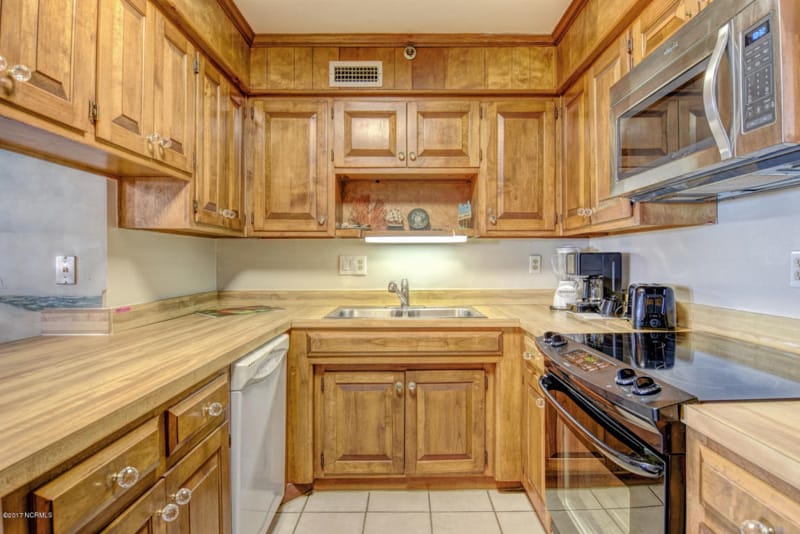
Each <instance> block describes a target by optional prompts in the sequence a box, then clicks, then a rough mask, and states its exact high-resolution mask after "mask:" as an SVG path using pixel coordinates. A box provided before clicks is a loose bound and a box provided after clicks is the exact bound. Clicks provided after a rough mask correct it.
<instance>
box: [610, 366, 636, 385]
mask: <svg viewBox="0 0 800 534" xmlns="http://www.w3.org/2000/svg"><path fill="white" fill-rule="evenodd" d="M635 380H636V371H634V370H633V369H631V368H630V367H625V368H624V369H620V370H619V371H617V378H616V379H615V380H614V381H615V382H616V383H617V384H619V385H620V386H630V385H631V384H633V382H634V381H635Z"/></svg>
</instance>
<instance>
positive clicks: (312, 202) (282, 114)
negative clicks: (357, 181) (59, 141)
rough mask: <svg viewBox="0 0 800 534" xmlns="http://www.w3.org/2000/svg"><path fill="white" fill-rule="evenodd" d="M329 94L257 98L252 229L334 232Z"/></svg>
mask: <svg viewBox="0 0 800 534" xmlns="http://www.w3.org/2000/svg"><path fill="white" fill-rule="evenodd" d="M327 111H328V104H327V102H326V101H324V100H300V99H296V100H266V99H257V100H254V101H253V119H252V120H251V121H250V122H249V126H250V128H249V133H248V136H247V137H248V140H247V151H248V164H247V165H248V168H247V176H248V185H247V187H248V192H249V193H250V194H249V198H250V200H249V201H248V202H249V203H250V204H251V205H250V206H249V209H250V210H251V211H252V214H253V216H252V219H251V221H250V226H249V227H248V232H247V234H248V235H254V236H264V237H267V236H276V237H281V236H285V237H290V236H309V237H310V236H314V235H317V236H325V235H332V232H333V223H332V222H331V221H332V219H333V217H331V213H332V211H333V200H332V198H330V197H329V193H330V191H331V189H332V188H331V187H330V186H329V184H328V181H329V173H328V158H327V157H326V155H327V153H328V152H327V128H326V125H327V117H328V113H327Z"/></svg>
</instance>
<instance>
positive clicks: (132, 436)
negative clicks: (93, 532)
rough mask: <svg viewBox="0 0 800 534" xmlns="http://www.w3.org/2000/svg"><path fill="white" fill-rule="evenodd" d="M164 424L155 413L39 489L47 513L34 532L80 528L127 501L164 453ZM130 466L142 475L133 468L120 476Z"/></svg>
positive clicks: (36, 503)
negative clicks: (137, 426)
mask: <svg viewBox="0 0 800 534" xmlns="http://www.w3.org/2000/svg"><path fill="white" fill-rule="evenodd" d="M160 429H161V427H160V425H159V420H158V418H153V419H151V420H149V421H148V422H146V423H145V424H143V425H142V426H140V427H139V428H137V429H135V430H133V431H131V432H129V433H128V434H126V435H125V436H123V437H122V438H120V439H118V440H117V441H115V442H113V443H112V444H110V445H108V446H107V447H105V448H104V449H102V450H100V451H99V452H97V453H96V454H94V455H93V456H91V457H89V458H88V459H86V460H84V461H83V462H81V463H80V464H78V465H76V466H75V467H73V468H72V469H70V470H69V471H67V472H65V473H63V474H62V475H61V476H59V477H58V478H56V479H55V480H52V481H50V482H48V483H47V484H45V485H44V486H42V487H40V488H38V489H36V490H35V491H34V492H33V507H34V510H35V511H36V512H38V513H41V514H42V515H43V518H42V519H38V520H37V521H36V523H35V528H34V532H37V533H41V532H52V533H54V534H58V533H62V532H64V533H66V532H75V531H78V530H80V529H81V527H83V526H84V525H86V524H87V523H89V521H91V520H92V519H93V518H95V517H97V516H98V515H100V514H101V513H103V512H108V513H113V512H112V510H115V509H116V510H118V509H120V508H121V507H122V506H124V505H126V504H127V503H128V502H129V501H130V499H129V498H128V499H126V498H125V497H126V496H129V495H132V493H133V492H136V491H137V489H138V488H144V487H146V486H149V485H150V484H152V483H153V482H154V480H155V477H154V474H155V470H156V468H157V467H158V465H159V462H160V460H161V457H162V454H161V451H162V449H163V445H162V441H161V430H160ZM128 467H131V468H134V469H135V470H136V471H137V472H138V477H137V476H135V475H134V474H133V472H132V471H128V473H127V476H128V478H127V479H126V478H125V477H123V478H116V477H115V475H117V474H120V473H121V471H123V470H124V469H126V468H128ZM137 479H138V480H137ZM121 484H123V485H125V484H129V487H127V488H123V487H121ZM134 488H137V489H134ZM48 515H51V517H50V518H47V516H48Z"/></svg>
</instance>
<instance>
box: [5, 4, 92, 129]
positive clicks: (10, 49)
mask: <svg viewBox="0 0 800 534" xmlns="http://www.w3.org/2000/svg"><path fill="white" fill-rule="evenodd" d="M103 3H105V2H103ZM96 20H97V0H3V1H2V2H0V57H2V58H3V60H4V61H2V60H0V101H3V100H5V101H7V102H9V103H10V104H12V105H14V106H19V107H21V108H24V109H25V110H27V111H29V112H32V113H35V114H36V115H38V116H41V117H44V118H46V119H48V120H51V121H55V122H58V123H60V124H62V125H65V126H68V127H71V128H74V129H76V130H80V131H87V130H89V128H90V122H89V100H90V99H91V98H92V95H93V84H94V63H95V49H96V42H95V21H96ZM2 63H5V64H6V65H7V67H6V68H7V70H6V71H5V72H3V68H2ZM103 74H105V73H103Z"/></svg>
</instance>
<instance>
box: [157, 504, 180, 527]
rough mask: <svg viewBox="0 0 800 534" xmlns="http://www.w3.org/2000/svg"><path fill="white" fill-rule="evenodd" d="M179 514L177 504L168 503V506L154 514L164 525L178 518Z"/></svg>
mask: <svg viewBox="0 0 800 534" xmlns="http://www.w3.org/2000/svg"><path fill="white" fill-rule="evenodd" d="M180 514H181V511H180V508H178V505H177V504H173V503H169V504H168V505H166V506H164V508H162V509H161V510H159V511H158V512H156V515H157V516H160V517H161V520H162V521H164V522H165V523H172V522H173V521H175V520H176V519H178V516H179V515H180Z"/></svg>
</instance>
